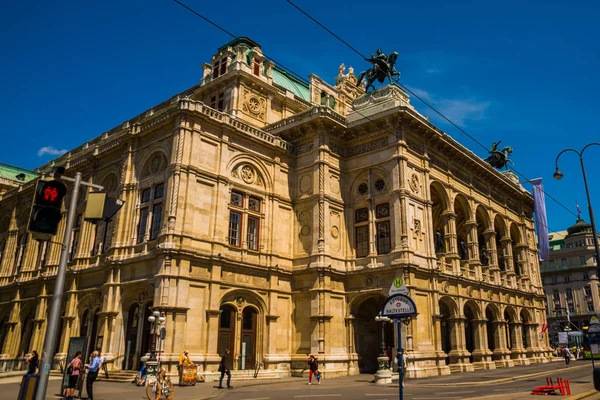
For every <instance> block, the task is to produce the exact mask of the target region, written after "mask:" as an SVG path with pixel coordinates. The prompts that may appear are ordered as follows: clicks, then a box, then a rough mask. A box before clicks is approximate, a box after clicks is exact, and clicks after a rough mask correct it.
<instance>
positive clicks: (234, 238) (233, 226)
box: [229, 211, 242, 246]
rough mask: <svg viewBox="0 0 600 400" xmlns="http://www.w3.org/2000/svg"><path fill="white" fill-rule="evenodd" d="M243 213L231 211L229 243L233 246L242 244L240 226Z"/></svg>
mask: <svg viewBox="0 0 600 400" xmlns="http://www.w3.org/2000/svg"><path fill="white" fill-rule="evenodd" d="M241 220H242V214H240V213H238V212H234V211H231V212H230V213H229V244H230V245H232V246H239V245H240V228H241Z"/></svg>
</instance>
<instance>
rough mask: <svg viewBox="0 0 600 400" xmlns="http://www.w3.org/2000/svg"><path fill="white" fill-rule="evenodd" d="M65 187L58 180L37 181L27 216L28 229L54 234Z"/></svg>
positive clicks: (65, 192) (59, 217)
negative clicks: (28, 215)
mask: <svg viewBox="0 0 600 400" xmlns="http://www.w3.org/2000/svg"><path fill="white" fill-rule="evenodd" d="M65 194H67V187H66V186H65V184H64V183H62V182H60V181H56V180H54V181H38V183H37V187H36V190H35V195H34V198H33V207H32V208H31V216H30V218H29V231H30V232H36V233H44V234H48V235H56V231H57V230H58V223H59V222H60V220H61V219H62V211H61V210H62V203H63V198H64V197H65Z"/></svg>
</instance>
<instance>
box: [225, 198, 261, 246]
mask: <svg viewBox="0 0 600 400" xmlns="http://www.w3.org/2000/svg"><path fill="white" fill-rule="evenodd" d="M244 204H246V205H247V208H246V209H244ZM229 206H230V213H229V244H231V245H232V246H240V247H241V246H242V244H244V246H245V247H246V248H247V249H249V250H255V251H258V250H259V248H260V243H259V242H260V218H261V215H260V210H261V199H260V198H258V197H254V196H250V195H247V194H243V193H241V192H238V191H235V190H232V191H231V196H230V199H229ZM242 227H243V228H242ZM242 235H244V236H242ZM242 239H244V240H245V242H244V243H242Z"/></svg>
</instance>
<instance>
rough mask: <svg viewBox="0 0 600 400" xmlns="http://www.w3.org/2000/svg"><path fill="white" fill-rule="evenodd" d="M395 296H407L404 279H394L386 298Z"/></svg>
mask: <svg viewBox="0 0 600 400" xmlns="http://www.w3.org/2000/svg"><path fill="white" fill-rule="evenodd" d="M395 294H408V288H407V287H406V283H405V282H404V279H402V278H400V277H396V278H394V280H393V281H392V286H390V291H389V292H388V296H393V295H395Z"/></svg>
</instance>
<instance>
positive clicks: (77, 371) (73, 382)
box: [64, 351, 85, 400]
mask: <svg viewBox="0 0 600 400" xmlns="http://www.w3.org/2000/svg"><path fill="white" fill-rule="evenodd" d="M81 354H82V353H81V352H80V351H78V352H77V353H75V357H73V359H72V360H71V362H70V363H69V365H68V366H67V375H68V376H69V383H68V384H67V388H66V389H65V393H64V395H65V399H66V400H73V395H74V394H75V388H76V387H77V381H79V377H80V376H81V375H83V373H84V371H85V369H84V366H83V361H81Z"/></svg>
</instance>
